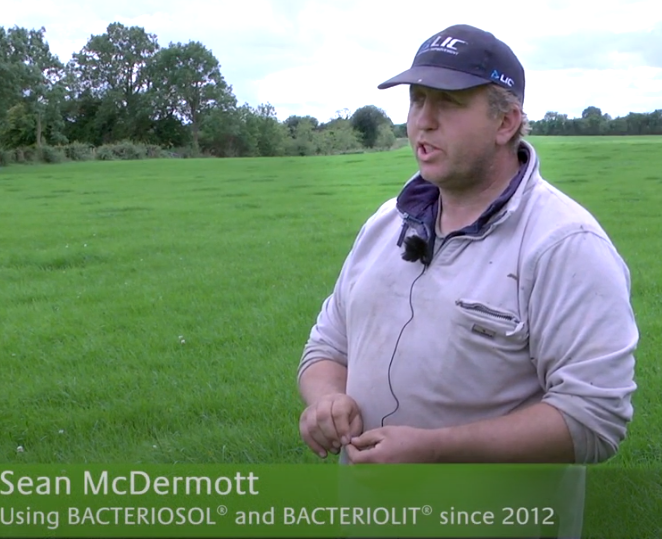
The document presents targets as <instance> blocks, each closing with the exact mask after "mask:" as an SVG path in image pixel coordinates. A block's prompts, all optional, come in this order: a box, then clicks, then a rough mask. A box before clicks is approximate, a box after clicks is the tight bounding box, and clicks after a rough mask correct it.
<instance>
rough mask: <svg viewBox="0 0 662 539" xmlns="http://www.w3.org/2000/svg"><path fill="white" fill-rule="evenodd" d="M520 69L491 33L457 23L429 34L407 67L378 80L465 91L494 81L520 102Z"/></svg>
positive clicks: (521, 77) (521, 88)
mask: <svg viewBox="0 0 662 539" xmlns="http://www.w3.org/2000/svg"><path fill="white" fill-rule="evenodd" d="M524 82H525V81H524V68H523V67H522V64H521V63H520V61H519V60H518V59H517V56H515V54H514V53H513V51H512V50H511V48H510V47H509V46H508V45H506V44H505V43H504V42H503V41H500V40H499V39H497V38H496V37H495V36H494V35H493V34H491V33H489V32H486V31H484V30H481V29H479V28H476V27H474V26H469V25H467V24H457V25H454V26H450V27H448V28H446V29H445V30H442V31H441V32H439V33H437V34H435V35H433V36H432V37H430V38H429V39H427V40H425V42H424V43H423V44H422V45H421V46H420V47H419V49H418V52H416V56H415V57H414V61H413V63H412V65H411V67H410V68H409V69H407V70H406V71H403V72H402V73H400V74H399V75H396V76H395V77H393V78H391V79H389V80H387V81H385V82H382V83H381V84H380V85H379V86H377V87H378V88H379V89H380V90H383V89H385V88H391V87H393V86H396V85H398V84H420V85H422V86H428V87H431V88H436V89H439V90H465V89H467V88H473V87H475V86H481V85H484V84H489V83H494V84H497V85H499V86H502V87H503V88H505V89H506V90H509V91H511V92H512V93H514V94H515V95H516V96H517V97H519V98H520V100H521V101H522V102H523V101H524Z"/></svg>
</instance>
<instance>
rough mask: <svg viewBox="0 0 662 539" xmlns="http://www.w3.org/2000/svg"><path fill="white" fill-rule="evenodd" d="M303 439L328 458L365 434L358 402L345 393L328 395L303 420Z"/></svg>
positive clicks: (305, 412)
mask: <svg viewBox="0 0 662 539" xmlns="http://www.w3.org/2000/svg"><path fill="white" fill-rule="evenodd" d="M299 431H300V433H301V438H302V439H303V441H304V442H306V444H307V445H308V447H310V448H311V449H312V450H313V451H315V453H317V454H318V455H319V456H320V457H322V458H325V457H326V456H327V454H328V453H327V452H331V453H334V454H337V453H338V452H339V451H340V447H341V446H343V445H347V444H348V443H349V440H350V439H351V438H352V437H354V436H358V435H360V434H361V432H363V420H362V419H361V412H360V411H359V406H358V404H356V401H355V400H354V399H352V398H351V397H349V396H348V395H346V394H345V393H331V394H329V395H324V396H323V397H322V398H321V399H319V400H318V401H317V402H314V403H313V404H311V405H310V406H308V407H307V408H306V409H305V410H304V411H303V413H302V414H301V418H300V419H299Z"/></svg>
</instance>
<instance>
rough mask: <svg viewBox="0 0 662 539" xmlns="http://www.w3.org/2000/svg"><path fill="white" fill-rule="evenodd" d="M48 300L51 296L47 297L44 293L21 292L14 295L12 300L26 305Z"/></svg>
mask: <svg viewBox="0 0 662 539" xmlns="http://www.w3.org/2000/svg"><path fill="white" fill-rule="evenodd" d="M50 300H51V298H49V297H48V296H47V295H46V294H21V295H18V296H16V298H15V300H14V302H15V303H16V304H17V305H26V304H32V303H45V302H48V301H50Z"/></svg>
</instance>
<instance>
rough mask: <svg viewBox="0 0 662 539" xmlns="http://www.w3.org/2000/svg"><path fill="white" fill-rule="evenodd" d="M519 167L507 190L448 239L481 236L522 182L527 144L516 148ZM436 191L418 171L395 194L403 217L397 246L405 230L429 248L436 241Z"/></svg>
mask: <svg viewBox="0 0 662 539" xmlns="http://www.w3.org/2000/svg"><path fill="white" fill-rule="evenodd" d="M518 157H519V160H520V163H521V164H520V168H519V170H518V172H517V174H516V175H515V176H514V177H513V179H512V180H511V181H510V183H509V184H508V187H506V189H505V190H504V191H503V192H502V193H501V195H499V196H498V197H497V198H496V199H495V200H494V202H492V204H490V206H489V207H488V208H487V209H486V210H485V211H484V212H483V214H482V215H481V216H480V217H479V218H478V219H476V221H475V222H474V223H472V224H471V225H469V226H467V227H465V228H463V229H461V230H457V231H455V232H453V233H452V234H449V236H448V237H450V236H464V235H471V236H476V235H480V234H481V233H482V232H483V230H484V228H485V226H486V225H487V223H488V222H489V221H490V219H492V217H494V216H495V215H496V214H497V213H498V212H499V211H500V210H501V209H502V208H503V207H504V206H505V205H506V203H507V202H508V201H509V200H510V199H511V197H512V196H513V194H515V192H516V191H517V188H518V187H519V186H520V183H521V182H522V179H523V178H524V177H525V176H526V172H527V170H529V169H530V166H529V165H530V160H531V158H532V155H531V149H530V148H529V146H528V145H527V144H524V143H523V144H521V145H520V147H519V149H518ZM439 200H440V196H439V188H438V187H437V186H436V185H434V184H432V183H430V182H428V181H427V180H424V179H423V177H422V176H421V174H420V172H419V173H417V174H416V175H415V176H414V177H413V178H412V179H411V180H410V181H409V182H407V184H406V185H405V186H404V187H403V189H402V191H401V192H400V194H399V195H398V198H397V201H396V207H397V209H398V210H399V211H400V213H401V214H402V216H403V226H402V233H401V234H400V238H399V240H398V246H400V245H402V242H403V240H404V237H405V235H406V233H407V229H408V228H413V229H414V230H415V231H416V233H417V235H418V236H420V237H421V238H423V239H424V240H426V242H427V243H428V246H429V248H430V249H432V248H433V245H434V240H435V224H436V221H437V217H438V213H439Z"/></svg>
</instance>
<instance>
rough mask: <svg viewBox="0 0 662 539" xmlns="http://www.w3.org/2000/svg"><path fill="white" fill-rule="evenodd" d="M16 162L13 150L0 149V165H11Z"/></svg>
mask: <svg viewBox="0 0 662 539" xmlns="http://www.w3.org/2000/svg"><path fill="white" fill-rule="evenodd" d="M15 162H16V153H15V152H14V151H13V150H0V167H6V166H9V165H13V164H14V163H15Z"/></svg>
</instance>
